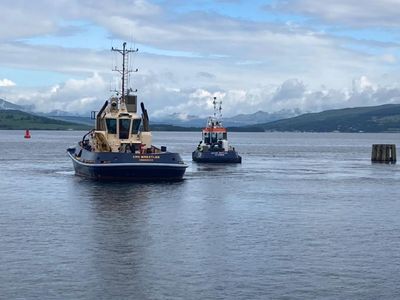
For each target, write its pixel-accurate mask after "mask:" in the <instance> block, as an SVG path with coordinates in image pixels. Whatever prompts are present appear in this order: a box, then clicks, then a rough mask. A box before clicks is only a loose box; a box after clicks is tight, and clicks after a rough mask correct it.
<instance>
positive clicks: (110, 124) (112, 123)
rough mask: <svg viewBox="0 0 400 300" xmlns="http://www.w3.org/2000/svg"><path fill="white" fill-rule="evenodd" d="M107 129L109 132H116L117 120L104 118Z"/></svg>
mask: <svg viewBox="0 0 400 300" xmlns="http://www.w3.org/2000/svg"><path fill="white" fill-rule="evenodd" d="M106 125H107V131H108V133H111V134H116V133H117V120H116V119H106Z"/></svg>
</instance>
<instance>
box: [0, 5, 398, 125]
mask: <svg viewBox="0 0 400 300" xmlns="http://www.w3.org/2000/svg"><path fill="white" fill-rule="evenodd" d="M0 4H1V10H0V19H1V20H2V21H1V25H0V98H2V99H5V100H7V101H10V102H13V103H16V104H21V105H29V106H30V107H31V108H32V109H33V110H34V111H37V112H51V111H54V110H61V111H67V112H71V113H78V114H87V113H88V112H90V111H91V110H98V109H99V108H100V107H101V106H102V104H103V103H104V101H105V100H107V99H108V98H109V97H110V96H112V95H113V93H114V92H113V91H114V90H115V89H116V88H117V87H118V76H119V75H118V74H117V73H116V72H112V69H114V68H115V66H119V64H120V57H118V55H117V54H116V53H113V52H111V51H110V49H111V47H117V48H121V47H122V43H123V42H124V41H126V42H127V45H128V47H130V48H132V49H136V48H138V49H139V51H138V52H137V53H135V55H133V56H131V58H130V67H131V68H132V70H135V69H136V68H137V69H138V72H135V73H132V76H131V78H130V87H132V88H133V89H137V95H138V98H139V101H143V102H144V103H145V104H146V106H147V108H148V111H149V114H150V116H154V117H167V116H169V115H171V114H175V115H179V117H180V118H182V119H185V118H187V117H188V116H189V115H196V116H207V115H210V114H211V113H212V98H213V97H217V98H218V99H220V100H222V102H223V115H224V116H233V115H236V114H241V113H254V112H256V111H259V110H262V111H266V112H270V113H272V112H279V111H288V112H290V111H299V112H318V111H322V110H326V109H336V108H344V107H356V106H370V105H380V104H386V103H400V74H399V72H398V70H399V69H400V44H399V41H400V13H399V12H400V0H380V1H372V0H365V1H358V0H335V1H330V0H325V1H321V0H263V1H262V0H248V1H246V0H204V1H198V0H193V1H185V0H170V1H167V0H107V1H106V0H96V1H95V0H56V1H54V0H36V1H28V0H12V1H11V0H0Z"/></svg>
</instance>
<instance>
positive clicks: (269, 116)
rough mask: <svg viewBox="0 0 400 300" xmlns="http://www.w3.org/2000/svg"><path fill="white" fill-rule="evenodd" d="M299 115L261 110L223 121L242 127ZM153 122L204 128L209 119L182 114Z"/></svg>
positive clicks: (296, 113)
mask: <svg viewBox="0 0 400 300" xmlns="http://www.w3.org/2000/svg"><path fill="white" fill-rule="evenodd" d="M299 114H300V111H298V110H293V111H292V110H281V111H278V112H274V113H268V112H264V111H261V110H260V111H257V112H255V113H253V114H239V115H236V116H233V117H225V118H223V119H222V121H223V124H224V126H227V127H242V126H249V125H255V124H259V123H267V122H272V121H276V120H281V119H285V118H289V117H294V116H297V115H299ZM151 121H152V122H153V123H159V124H170V125H175V126H183V127H204V126H205V124H206V122H207V118H200V117H198V116H193V115H189V116H187V117H186V118H185V119H182V118H181V117H180V114H178V113H175V114H171V115H169V116H166V117H163V118H151Z"/></svg>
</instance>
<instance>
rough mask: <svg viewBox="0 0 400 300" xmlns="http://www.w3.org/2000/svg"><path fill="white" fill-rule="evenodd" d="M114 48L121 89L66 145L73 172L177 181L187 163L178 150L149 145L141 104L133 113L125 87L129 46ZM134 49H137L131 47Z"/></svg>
mask: <svg viewBox="0 0 400 300" xmlns="http://www.w3.org/2000/svg"><path fill="white" fill-rule="evenodd" d="M125 47H126V43H124V44H123V49H121V50H120V49H114V48H112V50H113V51H117V52H119V53H120V54H122V61H123V64H122V70H120V71H119V73H120V74H121V75H122V80H121V83H122V92H121V94H120V96H116V97H111V98H110V99H109V101H106V102H105V103H104V105H103V107H102V108H101V110H100V111H99V112H98V113H97V114H95V113H93V114H92V117H93V119H95V120H96V121H95V128H94V129H93V130H91V131H89V132H88V133H86V134H85V135H84V136H83V138H82V140H81V141H80V142H79V143H78V145H76V146H75V147H70V148H68V149H67V153H68V155H69V157H70V158H71V159H72V162H73V164H74V169H75V174H76V175H79V176H83V177H87V178H91V179H96V180H127V181H178V180H182V178H183V175H184V173H185V171H186V168H187V165H186V164H185V163H184V162H183V161H182V158H181V156H180V155H179V154H178V153H171V152H168V151H167V148H166V147H164V146H162V147H160V148H157V147H155V146H153V145H152V144H151V143H152V135H151V131H150V127H149V118H148V115H147V110H146V109H145V107H144V104H143V103H141V104H140V106H141V110H142V114H141V115H139V114H138V113H137V96H136V95H133V94H130V93H131V92H132V90H131V89H128V91H127V92H126V91H125V87H126V84H127V82H128V80H127V77H128V76H129V73H130V72H131V71H130V70H128V69H126V67H127V66H126V63H127V60H128V59H127V55H128V54H129V53H130V52H134V51H133V50H127V49H126V48H125ZM135 51H137V50H135Z"/></svg>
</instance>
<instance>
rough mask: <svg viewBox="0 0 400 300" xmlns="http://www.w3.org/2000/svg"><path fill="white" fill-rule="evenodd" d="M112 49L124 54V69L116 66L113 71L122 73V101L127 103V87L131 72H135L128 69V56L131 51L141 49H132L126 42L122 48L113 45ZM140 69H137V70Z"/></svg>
mask: <svg viewBox="0 0 400 300" xmlns="http://www.w3.org/2000/svg"><path fill="white" fill-rule="evenodd" d="M111 51H115V52H119V53H120V54H121V55H122V70H119V69H117V67H116V66H115V69H114V70H113V71H116V72H118V73H120V74H121V84H122V90H121V94H122V95H121V103H125V88H126V86H127V85H128V78H129V73H131V72H133V71H132V70H129V69H128V58H129V53H131V52H138V51H139V49H136V50H132V49H129V50H128V49H126V42H124V43H123V44H122V49H117V48H114V47H111ZM137 71H138V69H136V70H135V72H137Z"/></svg>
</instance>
